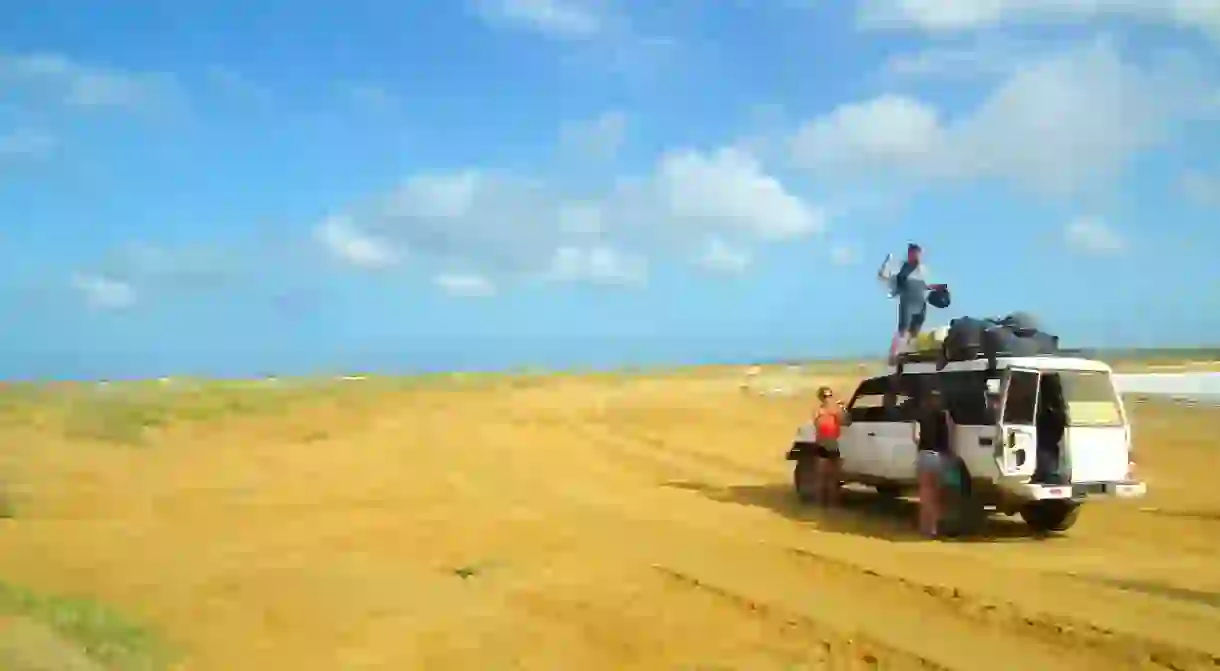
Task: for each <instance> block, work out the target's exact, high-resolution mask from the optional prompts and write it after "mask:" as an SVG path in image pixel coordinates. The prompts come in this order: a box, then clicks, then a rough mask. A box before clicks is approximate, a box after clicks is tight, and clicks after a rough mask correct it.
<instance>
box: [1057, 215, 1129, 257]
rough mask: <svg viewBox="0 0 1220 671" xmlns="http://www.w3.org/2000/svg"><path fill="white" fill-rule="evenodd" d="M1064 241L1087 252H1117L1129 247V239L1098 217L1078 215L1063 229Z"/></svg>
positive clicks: (1101, 253) (1078, 249)
mask: <svg viewBox="0 0 1220 671" xmlns="http://www.w3.org/2000/svg"><path fill="white" fill-rule="evenodd" d="M1063 239H1064V242H1066V243H1067V244H1068V246H1069V247H1071V248H1072V249H1075V250H1077V251H1080V252H1084V253H1086V254H1095V255H1107V254H1116V253H1119V252H1121V251H1123V250H1125V249H1126V248H1127V241H1126V240H1125V239H1124V238H1123V236H1122V235H1120V234H1119V232H1118V231H1116V230H1114V229H1113V228H1111V227H1110V225H1109V224H1107V223H1106V222H1104V221H1102V220H1101V219H1098V218H1096V217H1077V218H1076V219H1073V220H1072V221H1070V222H1068V225H1067V226H1066V227H1065V228H1064V229H1063Z"/></svg>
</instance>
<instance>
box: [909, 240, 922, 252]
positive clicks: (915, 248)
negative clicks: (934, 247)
mask: <svg viewBox="0 0 1220 671" xmlns="http://www.w3.org/2000/svg"><path fill="white" fill-rule="evenodd" d="M907 251H908V252H921V251H923V247H920V246H919V245H917V244H915V243H914V242H912V243H910V244H908V245H907Z"/></svg>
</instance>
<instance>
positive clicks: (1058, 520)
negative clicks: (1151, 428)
mask: <svg viewBox="0 0 1220 671" xmlns="http://www.w3.org/2000/svg"><path fill="white" fill-rule="evenodd" d="M1079 517H1080V504H1078V503H1075V502H1073V501H1035V502H1033V503H1029V504H1026V506H1025V507H1024V508H1022V509H1021V519H1023V520H1025V525H1026V526H1028V527H1029V528H1030V529H1032V530H1034V531H1036V532H1038V533H1050V532H1052V531H1067V530H1068V529H1071V528H1072V526H1073V525H1075V524H1076V520H1077V519H1078V518H1079Z"/></svg>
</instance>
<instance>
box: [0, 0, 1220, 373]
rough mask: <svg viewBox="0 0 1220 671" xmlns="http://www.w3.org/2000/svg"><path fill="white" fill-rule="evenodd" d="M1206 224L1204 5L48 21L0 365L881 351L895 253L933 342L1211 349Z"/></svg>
mask: <svg viewBox="0 0 1220 671" xmlns="http://www.w3.org/2000/svg"><path fill="white" fill-rule="evenodd" d="M27 4H29V3H27ZM171 4H172V5H173V6H171ZM1065 7H1067V8H1066V9H1065ZM1218 215H1220V5H1216V4H1215V3H1210V4H1209V3H1205V2H1197V3H1194V4H1193V5H1192V4H1191V3H1190V2H1178V3H1169V2H1151V1H1149V2H1147V3H1145V4H1144V5H1140V4H1139V3H1132V2H1129V1H1127V0H1095V1H1094V2H1090V3H1078V4H1068V3H1064V2H1056V1H1052V0H1024V1H1022V2H1018V1H1017V0H1011V1H1005V0H936V1H935V2H932V1H931V0H871V1H870V0H855V1H853V2H848V1H846V0H843V1H841V2H828V1H826V0H822V1H817V0H771V1H770V2H763V1H757V2H750V3H746V2H733V1H730V0H719V1H716V0H691V1H690V2H681V3H644V2H633V3H628V2H626V1H624V0H454V1H452V2H443V3H441V2H429V3H425V2H422V1H415V2H389V1H388V0H349V1H348V2H344V3H328V2H320V1H319V0H295V1H294V2H291V3H289V2H286V1H284V0H242V1H241V2H237V1H236V0H213V1H212V2H209V3H204V4H199V3H196V4H194V5H188V4H184V3H164V2H154V1H152V0H130V1H129V2H126V3H123V7H122V9H121V10H118V9H116V8H110V9H107V10H103V9H102V8H101V6H100V5H99V4H98V3H95V2H86V1H85V0H46V1H44V2H41V3H35V4H29V6H27V7H23V8H22V10H21V12H18V13H11V12H10V13H9V14H8V15H6V17H5V21H3V22H2V23H0V221H2V224H0V259H3V263H0V309H3V310H4V312H5V314H7V315H8V319H7V323H6V327H5V329H4V330H3V332H2V333H3V334H2V335H0V376H2V377H6V378H37V377H107V378H120V377H140V376H153V375H168V374H207V375H253V374H262V373H279V374H288V373H312V372H331V371H340V370H343V371H350V370H378V371H410V370H443V369H453V368H464V369H484V368H505V367H515V366H545V367H573V366H576V367H586V366H597V367H602V366H615V365H622V364H654V363H664V362H674V363H688V362H697V361H748V360H752V359H764V358H777V357H791V356H803V357H816V356H825V357H830V356H837V355H857V354H870V353H871V354H876V353H880V352H882V351H884V349H885V348H886V347H887V346H888V338H889V335H890V331H891V329H892V322H893V319H894V306H893V304H892V303H891V302H889V301H887V300H886V299H885V297H884V295H883V294H882V292H881V290H880V288H879V286H878V285H877V284H876V283H875V282H874V281H872V279H871V277H872V275H873V273H874V271H875V270H876V266H877V264H878V263H879V262H880V260H881V259H882V258H883V257H884V255H885V254H886V253H887V252H894V253H900V252H901V251H902V250H903V248H904V246H905V244H906V243H907V242H908V241H909V240H917V241H919V242H921V243H922V244H923V245H924V247H925V249H926V250H927V252H926V253H927V261H928V264H929V266H930V267H931V269H932V271H933V273H934V274H935V275H936V276H937V277H938V278H939V279H940V280H941V281H945V282H948V283H950V284H951V285H952V287H953V289H954V301H955V302H954V305H953V307H952V308H950V309H948V310H945V311H940V312H937V313H935V314H934V315H933V320H934V321H942V322H943V321H947V320H948V319H949V318H950V317H952V316H957V315H960V314H982V315H987V314H999V313H1004V312H1008V311H1011V310H1017V309H1022V310H1028V311H1032V312H1035V313H1037V314H1039V315H1040V316H1041V317H1042V319H1043V321H1044V322H1045V323H1046V325H1047V326H1048V327H1050V328H1052V329H1053V330H1055V331H1057V332H1059V333H1060V334H1061V335H1062V336H1064V337H1065V338H1066V339H1068V340H1070V341H1073V342H1077V343H1082V344H1083V343H1088V344H1097V345H1114V346H1117V345H1123V346H1151V345H1162V346H1168V345H1181V344H1203V343H1215V342H1216V340H1217V333H1220V291H1218V288H1220V265H1218V264H1217V262H1216V259H1215V255H1216V249H1217V246H1218V243H1220V228H1217V227H1216V226H1215V225H1214V224H1215V222H1216V220H1217V217H1218Z"/></svg>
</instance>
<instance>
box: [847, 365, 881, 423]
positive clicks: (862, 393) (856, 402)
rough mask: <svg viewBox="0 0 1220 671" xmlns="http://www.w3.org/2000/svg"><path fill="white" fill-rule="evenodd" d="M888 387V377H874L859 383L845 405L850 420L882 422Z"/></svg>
mask: <svg viewBox="0 0 1220 671" xmlns="http://www.w3.org/2000/svg"><path fill="white" fill-rule="evenodd" d="M889 389H890V381H889V377H888V376H885V377H874V378H870V379H868V380H865V381H864V382H861V383H860V386H859V387H857V388H856V393H855V395H854V396H852V399H851V403H849V404H848V405H847V414H848V417H850V418H851V421H852V422H883V421H885V414H886V400H887V398H886V397H887V395H888V393H889Z"/></svg>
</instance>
